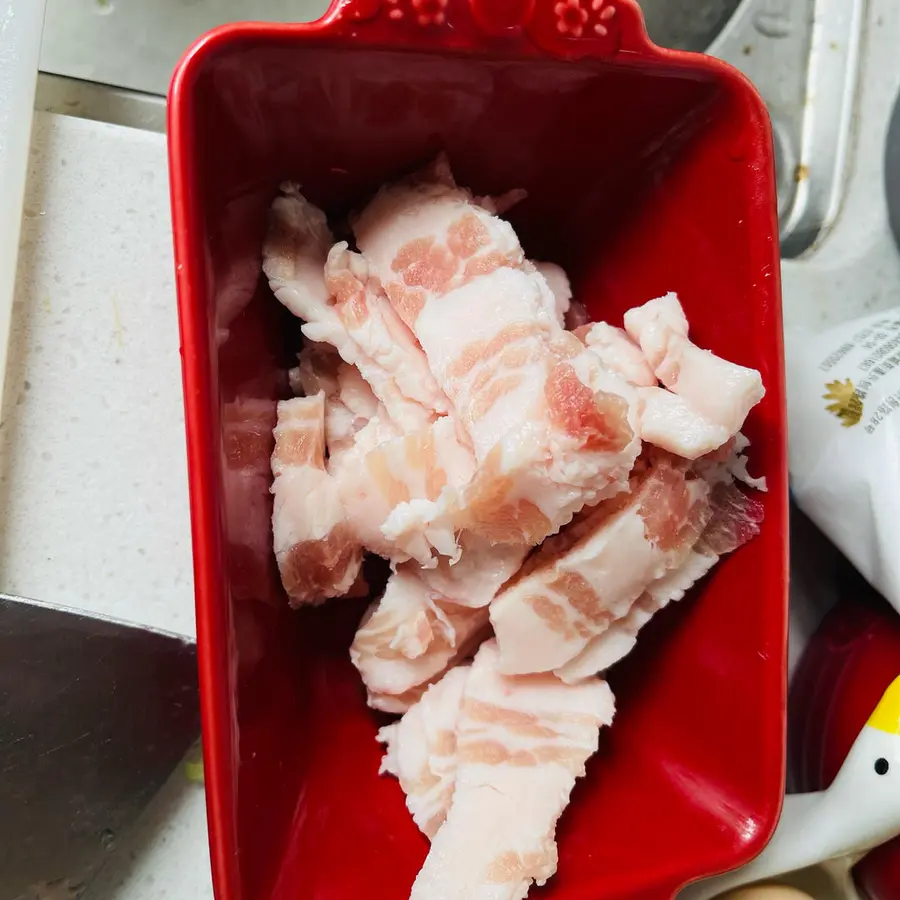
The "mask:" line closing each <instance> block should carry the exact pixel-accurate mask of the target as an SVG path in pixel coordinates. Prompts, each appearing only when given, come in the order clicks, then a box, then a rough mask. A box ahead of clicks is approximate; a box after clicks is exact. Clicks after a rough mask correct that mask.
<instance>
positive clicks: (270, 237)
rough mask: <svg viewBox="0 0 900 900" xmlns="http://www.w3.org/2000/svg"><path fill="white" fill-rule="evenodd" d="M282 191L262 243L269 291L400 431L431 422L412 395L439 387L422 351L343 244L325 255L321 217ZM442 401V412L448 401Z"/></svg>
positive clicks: (292, 189)
mask: <svg viewBox="0 0 900 900" xmlns="http://www.w3.org/2000/svg"><path fill="white" fill-rule="evenodd" d="M281 191H282V193H281V195H280V196H279V197H276V199H275V201H274V203H273V204H272V209H271V212H270V216H269V231H268V233H267V235H266V240H265V243H264V245H263V271H264V272H265V274H266V277H267V278H268V279H269V286H270V287H271V289H272V291H273V293H274V294H275V296H276V297H277V298H278V300H280V301H281V302H282V303H283V304H284V305H285V306H286V307H287V308H288V309H289V310H290V311H291V312H292V313H294V315H295V316H298V317H299V318H301V319H303V320H304V323H305V324H304V325H303V326H302V327H301V331H302V332H303V334H304V335H305V336H306V337H307V338H308V339H309V340H311V341H319V342H324V343H328V344H331V345H332V346H334V347H335V348H336V349H337V351H338V353H339V354H340V355H341V358H342V359H343V360H344V361H345V362H346V363H348V364H350V365H355V366H356V367H357V368H358V369H359V371H360V374H361V375H362V376H363V378H365V380H366V381H367V382H368V383H369V385H370V386H371V388H372V390H373V392H374V393H375V396H376V397H378V399H379V400H380V401H381V402H382V403H383V404H384V405H385V407H386V409H387V410H388V413H389V414H390V415H391V416H392V417H393V418H394V419H395V421H396V422H397V423H398V424H399V425H400V426H401V427H403V428H406V427H418V426H421V425H426V424H428V423H429V422H430V421H432V420H433V419H434V415H435V411H434V409H433V408H432V407H430V406H429V405H427V404H423V403H421V402H419V400H418V399H417V398H418V397H419V396H422V395H424V396H427V397H429V398H431V397H433V396H435V394H434V391H435V390H436V389H435V387H434V381H433V379H430V378H429V376H428V370H427V365H426V364H425V361H424V357H423V356H422V353H421V350H419V349H418V347H417V346H416V345H415V341H414V340H413V339H412V336H411V335H410V334H409V332H408V330H406V329H405V327H404V326H403V323H402V322H400V321H399V319H398V318H397V317H396V316H395V315H394V313H393V311H392V310H391V309H390V304H388V303H386V302H383V298H379V295H378V293H377V291H374V290H372V291H370V290H369V289H368V283H367V270H366V271H362V272H361V271H360V269H359V264H360V262H361V261H360V260H358V258H357V257H356V256H355V255H351V254H349V253H348V252H347V250H346V245H343V244H339V245H338V246H337V247H336V248H334V249H333V251H331V252H330V249H329V248H331V244H332V236H331V232H330V231H329V229H328V224H327V222H326V219H325V214H324V213H323V212H322V211H321V210H319V209H317V208H316V207H315V206H313V205H312V204H311V203H310V202H309V201H308V200H306V198H305V197H303V195H302V194H301V193H300V191H299V189H298V187H297V186H296V185H294V184H284V185H282V186H281ZM363 268H364V269H365V266H364V264H363ZM360 275H362V276H363V277H362V278H360V277H359V276H360ZM326 276H327V279H326ZM386 365H387V366H389V367H390V368H385V366H386ZM398 377H399V378H400V382H402V383H403V385H404V386H405V387H407V388H410V386H413V387H412V388H411V390H412V393H413V394H414V396H408V395H406V394H405V393H404V391H403V390H402V389H401V386H400V382H398V380H397V378H398ZM439 394H440V392H439V391H437V396H439ZM439 402H440V404H443V406H444V407H446V400H445V399H442V400H440V401H439Z"/></svg>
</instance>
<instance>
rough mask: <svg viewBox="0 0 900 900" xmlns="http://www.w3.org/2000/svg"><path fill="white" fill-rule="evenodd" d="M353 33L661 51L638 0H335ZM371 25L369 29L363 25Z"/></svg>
mask: <svg viewBox="0 0 900 900" xmlns="http://www.w3.org/2000/svg"><path fill="white" fill-rule="evenodd" d="M326 18H327V19H328V20H330V22H331V24H332V26H333V27H334V28H335V29H336V30H338V31H341V32H344V33H346V32H347V30H348V29H347V27H346V26H350V27H351V28H352V31H351V32H350V36H351V37H353V38H357V39H361V40H371V41H374V42H378V43H382V42H383V43H386V44H401V45H404V46H410V47H423V48H424V47H426V46H427V47H435V46H437V47H441V46H446V47H448V48H451V47H452V48H454V49H474V50H478V49H486V48H488V47H494V46H496V43H497V41H502V42H503V43H504V44H506V45H507V46H508V49H519V50H521V51H522V52H523V54H524V55H534V54H535V53H537V54H541V55H544V54H546V55H551V56H564V57H583V56H591V57H597V58H601V59H602V58H608V57H611V56H613V55H615V54H616V53H618V52H620V51H628V52H631V53H637V54H641V55H655V54H657V53H660V52H662V51H659V50H658V48H656V47H654V45H653V44H652V43H651V42H650V40H649V38H648V37H647V33H646V31H645V29H644V25H643V18H642V16H641V13H640V9H639V8H638V5H637V2H636V0H336V2H335V4H334V5H333V6H332V9H331V10H330V11H329V14H328V16H327V17H326ZM363 24H364V25H365V30H363V29H362V28H360V26H361V25H363Z"/></svg>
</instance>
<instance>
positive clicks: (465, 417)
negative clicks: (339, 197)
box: [354, 173, 640, 565]
mask: <svg viewBox="0 0 900 900" xmlns="http://www.w3.org/2000/svg"><path fill="white" fill-rule="evenodd" d="M354 229H355V232H356V236H357V242H358V244H359V247H360V249H361V250H362V252H363V254H364V255H365V256H366V258H367V259H368V260H369V262H370V265H371V267H372V270H373V272H374V273H375V274H376V275H377V276H378V278H379V279H380V280H381V283H382V285H383V286H384V290H385V291H386V293H387V295H388V297H389V298H390V300H391V303H392V304H393V305H394V308H395V309H396V310H397V312H398V314H400V315H401V316H402V317H403V318H404V321H405V322H406V323H407V324H408V325H409V326H410V328H411V329H412V331H413V332H414V334H415V336H416V338H417V339H418V341H419V344H420V345H421V347H422V350H423V351H424V352H425V356H426V357H427V359H428V364H429V367H430V368H431V370H432V372H433V373H434V375H435V378H436V380H437V382H438V384H439V385H440V387H441V389H442V390H443V391H444V393H445V394H446V395H447V397H448V398H449V400H450V402H451V404H452V405H453V407H454V409H455V414H456V417H457V419H458V421H459V423H460V425H461V427H462V428H463V429H464V430H465V432H466V434H467V435H468V437H469V439H470V440H471V443H472V447H473V449H474V452H475V458H476V460H477V462H478V464H479V470H478V472H477V473H476V476H475V478H474V479H473V481H472V483H471V484H470V485H469V486H467V487H466V488H465V489H464V490H463V491H448V492H447V493H446V495H445V496H444V497H442V498H441V500H440V502H438V503H433V504H417V505H414V506H413V507H412V508H409V509H406V508H401V509H398V510H397V511H396V515H395V517H392V519H391V521H390V522H389V524H388V525H387V526H386V530H385V535H386V536H387V537H388V538H389V539H390V540H392V541H396V542H398V543H400V544H401V546H403V545H404V544H405V541H406V539H407V537H409V536H411V535H412V536H414V537H415V538H418V537H419V535H421V534H422V533H423V532H424V533H425V534H426V536H427V537H428V539H429V541H431V542H432V544H433V546H434V547H435V549H436V550H437V551H438V553H440V554H442V555H445V556H449V557H452V558H456V556H457V555H458V547H457V544H456V535H457V534H458V533H459V532H461V531H472V532H474V533H476V534H479V535H481V536H483V537H484V538H486V539H487V540H489V541H491V542H493V543H528V544H536V543H538V542H540V540H541V539H542V538H543V537H545V536H546V535H547V534H552V533H554V532H556V531H557V530H558V529H559V528H560V527H561V526H562V525H564V524H565V523H566V522H568V521H569V520H570V519H571V517H572V515H573V514H574V513H575V512H577V511H578V510H579V509H581V507H583V506H584V505H585V504H586V503H588V504H589V503H596V502H597V501H598V500H600V499H602V498H603V497H605V496H609V495H611V494H613V493H615V492H617V491H618V490H621V489H622V488H623V487H624V486H625V483H626V479H627V473H628V471H629V470H630V468H631V465H632V463H633V462H634V459H635V457H636V455H637V453H638V449H639V444H640V442H639V440H638V439H637V437H636V436H635V434H634V427H633V422H632V421H631V417H632V411H631V405H630V403H629V401H628V399H626V398H625V397H624V396H623V395H622V394H621V392H620V391H619V388H620V387H621V386H622V382H621V380H620V379H617V378H604V375H603V372H602V370H601V369H602V367H601V366H600V365H599V360H595V362H596V365H595V366H594V370H593V371H590V369H591V366H590V362H589V360H588V359H587V357H589V356H590V354H587V353H586V352H584V348H583V347H582V346H581V344H580V343H579V342H578V341H577V340H576V339H575V338H574V337H572V335H570V334H569V333H568V332H566V331H564V330H563V329H562V328H561V326H560V324H559V321H558V315H557V300H556V298H554V296H553V291H552V290H551V289H550V287H549V285H548V284H547V281H546V280H545V278H544V277H543V276H542V275H541V274H540V272H538V271H537V269H536V268H535V266H534V265H532V264H531V263H527V262H526V261H525V259H524V256H523V254H522V250H521V247H520V245H519V242H518V239H517V238H516V235H515V232H513V230H512V229H511V228H510V226H509V225H508V223H506V222H503V221H502V220H500V219H497V218H496V217H494V216H491V215H490V214H489V213H488V212H487V211H486V210H484V209H482V208H480V207H478V206H476V205H475V204H474V201H473V198H472V196H471V194H470V193H469V192H467V191H464V190H462V189H461V188H457V187H456V186H455V185H453V183H452V180H451V179H449V176H448V175H447V173H444V175H443V177H442V179H441V180H437V181H434V180H432V181H430V182H429V181H428V180H427V179H424V178H413V179H410V180H406V181H404V182H400V183H398V184H396V185H393V186H391V187H388V188H384V189H383V190H382V191H381V192H379V194H378V195H376V197H375V199H374V200H373V201H372V203H371V204H370V205H369V206H368V207H367V208H366V209H365V210H364V211H363V212H362V214H361V215H360V216H359V217H358V219H357V221H356V222H355V224H354ZM579 356H582V357H584V358H583V359H582V360H580V361H576V359H575V358H576V357H579ZM585 369H587V370H589V371H587V373H585V372H584V371H583V370H585ZM416 558H417V559H419V561H420V562H421V563H422V564H423V565H427V564H429V560H428V559H427V558H422V557H420V556H417V557H416Z"/></svg>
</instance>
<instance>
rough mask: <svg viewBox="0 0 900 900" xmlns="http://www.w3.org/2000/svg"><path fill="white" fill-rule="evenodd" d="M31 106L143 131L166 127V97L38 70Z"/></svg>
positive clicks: (158, 129)
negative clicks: (32, 104)
mask: <svg viewBox="0 0 900 900" xmlns="http://www.w3.org/2000/svg"><path fill="white" fill-rule="evenodd" d="M34 106H35V109H37V110H40V111H41V112H53V113H59V114H60V115H64V116H76V117H77V118H79V119H93V120H94V121H95V122H109V123H111V124H113V125H125V126H127V127H129V128H142V129H144V130H145V131H158V132H164V131H165V130H166V98H165V97H161V96H160V95H159V94H145V93H141V92H140V91H133V90H129V89H127V88H117V87H110V86H109V85H107V84H97V83H96V82H93V81H82V80H80V79H78V78H67V77H66V76H64V75H50V74H49V73H47V72H41V74H40V75H39V76H38V82H37V94H36V96H35V100H34Z"/></svg>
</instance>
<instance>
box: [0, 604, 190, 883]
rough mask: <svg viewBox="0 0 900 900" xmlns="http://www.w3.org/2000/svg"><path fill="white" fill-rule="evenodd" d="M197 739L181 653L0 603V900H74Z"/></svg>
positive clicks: (139, 636) (102, 624)
mask: <svg viewBox="0 0 900 900" xmlns="http://www.w3.org/2000/svg"><path fill="white" fill-rule="evenodd" d="M198 733H199V714H198V699H197V686H196V653H195V648H194V645H193V644H192V643H190V642H188V641H186V640H185V639H183V638H180V637H176V636H174V635H170V634H166V633H163V632H159V631H152V630H149V629H146V628H142V627H139V626H134V625H128V624H125V623H122V622H117V621H113V620H110V619H105V618H100V617H96V616H91V615H87V614H85V613H82V612H80V611H77V610H70V609H65V608H62V607H56V606H51V605H48V604H44V603H36V602H33V601H30V600H23V599H22V598H16V597H9V596H6V595H0V900H14V898H17V897H20V896H22V895H23V894H25V893H26V892H27V891H29V890H32V889H33V886H34V885H40V884H47V883H52V882H54V881H56V880H57V879H61V880H63V882H64V883H65V884H66V885H67V886H68V888H69V889H70V890H72V891H73V893H77V891H78V888H79V886H80V885H82V884H84V883H86V882H87V881H89V880H90V879H91V878H92V877H93V876H94V875H95V874H96V872H97V871H99V869H100V868H101V867H102V865H103V864H104V862H105V861H106V859H107V857H108V856H109V854H110V853H111V851H112V850H113V849H114V847H115V844H116V841H117V840H118V838H119V836H120V835H121V834H122V832H123V831H125V830H126V829H127V828H128V826H129V825H131V824H132V823H133V822H134V820H135V819H136V818H137V816H138V814H139V813H140V812H141V811H142V810H143V809H144V807H145V806H146V805H147V803H148V802H149V801H150V799H151V798H152V797H153V796H154V794H156V792H157V791H158V790H159V789H160V787H161V786H162V785H163V784H164V783H165V781H166V779H167V778H168V776H169V775H170V774H171V772H172V770H173V769H174V767H175V766H176V765H177V764H178V762H179V761H180V760H181V759H182V757H183V756H184V754H185V752H186V750H187V749H188V747H189V746H190V745H191V743H192V742H193V741H195V740H196V738H197V735H198Z"/></svg>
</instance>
